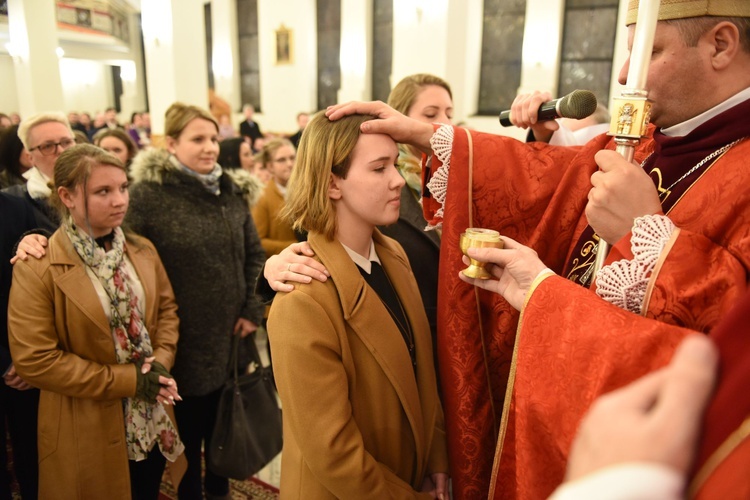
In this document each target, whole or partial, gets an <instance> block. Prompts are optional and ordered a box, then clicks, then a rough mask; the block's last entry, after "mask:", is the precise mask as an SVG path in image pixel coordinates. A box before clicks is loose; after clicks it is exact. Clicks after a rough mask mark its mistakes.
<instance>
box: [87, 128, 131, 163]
mask: <svg viewBox="0 0 750 500" xmlns="http://www.w3.org/2000/svg"><path fill="white" fill-rule="evenodd" d="M105 137H114V138H115V139H119V140H120V141H121V142H122V143H123V144H125V147H126V148H127V149H128V160H132V159H133V158H135V155H136V154H138V146H136V145H135V143H134V142H133V139H131V138H130V136H129V135H128V134H127V132H125V131H124V130H123V129H121V128H107V127H105V128H103V129H101V130H100V131H99V132H97V133H96V134H94V144H95V145H97V146H99V145H100V144H101V143H102V140H103V139H104V138H105Z"/></svg>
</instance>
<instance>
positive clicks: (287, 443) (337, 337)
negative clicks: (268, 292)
mask: <svg viewBox="0 0 750 500" xmlns="http://www.w3.org/2000/svg"><path fill="white" fill-rule="evenodd" d="M368 119H370V117H364V116H353V117H348V118H346V119H343V120H340V121H337V122H329V121H328V119H327V118H326V117H325V116H324V115H323V114H322V113H321V114H318V115H317V116H316V117H315V118H313V120H312V121H311V122H310V124H309V125H308V127H307V130H306V132H305V135H304V137H303V138H302V143H301V144H300V150H299V159H298V163H297V166H296V168H295V171H294V173H293V174H292V179H291V180H290V194H289V198H288V200H287V208H286V209H285V211H284V212H283V213H282V215H283V216H286V217H288V219H289V220H291V221H293V223H294V227H295V229H304V230H308V231H309V240H308V241H309V242H310V245H311V247H312V248H313V250H314V251H315V255H316V256H317V258H318V259H320V261H321V262H322V263H323V264H324V265H325V266H326V268H327V269H328V270H329V272H330V274H331V279H329V280H328V281H327V282H325V283H321V282H318V281H313V282H312V283H309V284H301V285H298V286H297V288H296V289H295V290H294V291H292V292H290V293H286V294H279V295H278V296H277V297H276V299H275V300H274V303H273V305H272V307H271V314H270V317H269V322H268V331H269V337H270V340H271V346H272V351H273V353H274V374H275V377H276V383H277V386H278V389H279V395H280V397H281V401H282V406H283V408H284V412H283V415H284V450H283V452H282V466H281V467H282V470H281V497H282V498H305V499H333V498H344V499H350V498H356V499H358V500H359V499H368V498H373V499H382V498H399V499H407V498H447V484H446V483H447V470H448V464H447V455H446V445H445V436H444V431H443V414H442V410H441V408H440V402H439V400H438V396H437V387H436V382H435V371H434V365H433V362H432V343H431V339H430V331H429V325H428V323H427V318H426V317H425V313H424V307H423V306H422V302H421V299H420V295H419V290H418V289H417V284H416V282H415V281H414V276H413V275H412V273H411V270H410V267H409V263H408V260H407V259H406V255H405V254H404V251H403V249H402V248H401V246H400V245H399V244H398V243H396V242H395V241H394V240H391V239H390V238H387V237H385V236H383V235H381V234H380V232H379V231H378V230H377V229H376V226H378V225H384V224H391V223H393V222H395V221H396V220H397V219H398V214H399V206H400V192H401V188H402V186H403V185H404V180H403V178H402V177H401V176H400V175H399V174H398V171H397V170H396V167H395V166H394V164H395V162H396V159H397V157H398V149H397V147H396V144H395V143H394V142H393V140H391V139H390V138H388V137H386V136H383V135H371V134H367V135H360V133H359V126H360V124H362V123H363V122H364V121H365V120H368Z"/></svg>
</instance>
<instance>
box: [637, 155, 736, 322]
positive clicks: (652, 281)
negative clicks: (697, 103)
mask: <svg viewBox="0 0 750 500" xmlns="http://www.w3.org/2000/svg"><path fill="white" fill-rule="evenodd" d="M731 150H732V148H729V149H727V150H726V151H724V152H723V153H721V154H720V155H719V156H717V157H716V159H715V160H714V161H712V162H711V163H710V164H709V165H708V166H707V167H706V169H705V170H703V172H701V173H700V175H699V176H698V177H697V178H696V179H695V180H694V181H693V182H691V183H690V185H688V187H687V188H685V191H683V192H682V194H681V195H680V197H679V198H677V201H675V202H674V204H673V205H672V206H671V207H669V210H667V212H666V213H665V214H664V215H665V216H668V215H669V214H670V213H672V210H674V208H675V207H676V206H677V205H679V203H680V202H681V201H682V199H683V198H684V197H685V195H686V194H688V193H689V192H690V190H691V189H693V186H695V185H696V184H697V183H698V181H700V180H701V179H702V178H703V176H704V175H706V173H707V172H708V171H709V170H711V168H712V167H713V166H714V165H716V164H717V163H718V162H719V160H721V159H722V158H723V157H724V155H725V154H727V153H728V152H730V151H731ZM646 159H648V158H646ZM664 199H665V200H666V198H664ZM679 233H680V228H679V227H677V228H676V229H675V231H674V232H673V233H672V236H671V237H670V238H669V241H668V242H667V244H666V245H665V247H664V248H663V249H662V251H661V253H660V254H659V258H658V259H657V261H656V265H655V266H654V270H653V271H651V275H650V276H649V277H648V284H647V285H646V292H645V293H644V295H643V303H642V304H641V316H643V317H646V313H647V312H648V306H649V304H650V303H651V294H652V293H653V292H654V287H655V286H656V279H657V278H658V276H659V272H660V271H661V268H662V265H663V264H664V262H665V261H666V260H667V257H668V256H669V251H670V250H671V249H672V246H674V244H675V241H676V240H677V236H678V235H679ZM665 250H666V251H665Z"/></svg>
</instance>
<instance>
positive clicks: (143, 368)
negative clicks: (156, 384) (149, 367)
mask: <svg viewBox="0 0 750 500" xmlns="http://www.w3.org/2000/svg"><path fill="white" fill-rule="evenodd" d="M141 373H143V374H144V375H145V374H146V373H148V372H147V371H146V367H145V366H141Z"/></svg>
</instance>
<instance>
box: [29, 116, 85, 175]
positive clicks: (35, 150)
mask: <svg viewBox="0 0 750 500" xmlns="http://www.w3.org/2000/svg"><path fill="white" fill-rule="evenodd" d="M52 145H56V146H54V147H53V148H51V149H50V146H52ZM74 145H75V141H74V140H73V132H71V131H70V129H69V128H68V127H66V126H65V125H63V124H62V123H60V122H46V123H40V124H39V125H37V126H35V127H33V128H32V129H31V130H29V154H30V155H31V161H32V163H33V164H34V166H35V167H36V168H38V169H39V170H40V171H41V172H42V173H43V174H44V175H46V176H47V177H49V178H50V179H52V178H53V177H54V171H55V161H57V158H58V157H59V156H60V153H62V152H63V151H65V150H66V149H68V148H70V147H72V146H74ZM40 147H41V148H42V149H50V152H49V153H48V154H43V153H42V150H41V149H40Z"/></svg>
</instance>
